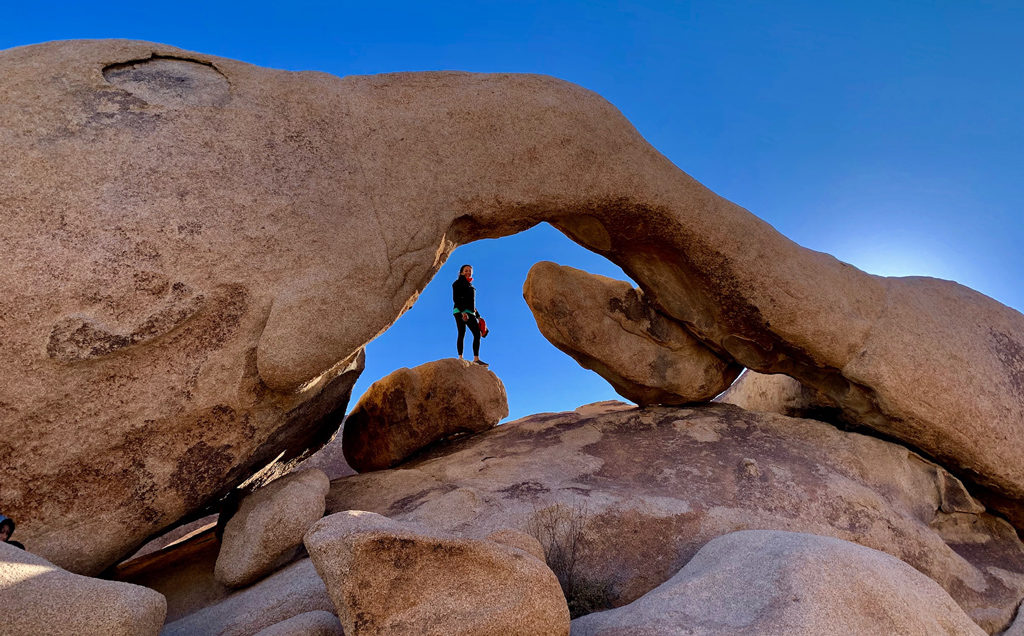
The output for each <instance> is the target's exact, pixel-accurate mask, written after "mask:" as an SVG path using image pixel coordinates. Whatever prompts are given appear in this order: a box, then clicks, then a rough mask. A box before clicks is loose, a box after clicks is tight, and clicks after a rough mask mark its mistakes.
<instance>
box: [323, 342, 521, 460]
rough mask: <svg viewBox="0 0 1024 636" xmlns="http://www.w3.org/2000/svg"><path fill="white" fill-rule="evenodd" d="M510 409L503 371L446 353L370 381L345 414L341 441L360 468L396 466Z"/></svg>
mask: <svg viewBox="0 0 1024 636" xmlns="http://www.w3.org/2000/svg"><path fill="white" fill-rule="evenodd" d="M506 415H508V398H507V397H506V396H505V386H504V385H503V384H502V383H501V380H499V379H498V376H496V375H494V373H493V372H492V371H491V370H490V369H488V368H487V367H485V366H483V365H479V364H474V363H472V362H468V361H463V360H458V359H456V358H445V359H443V360H435V361H433V362H428V363H426V364H421V365H419V366H418V367H413V368H411V369H409V368H405V367H403V368H401V369H399V370H397V371H394V372H392V373H390V374H388V375H387V376H385V377H383V378H381V379H380V380H377V381H376V382H374V383H373V384H372V385H370V388H369V389H367V390H366V393H364V394H363V396H362V397H361V398H359V402H358V403H356V405H355V407H354V408H353V409H352V412H351V413H349V414H348V417H347V418H345V427H344V429H343V430H342V433H341V435H342V442H341V447H342V450H343V451H344V453H345V459H346V461H348V463H349V465H350V466H351V467H352V468H353V469H355V470H357V471H359V472H365V471H368V470H380V469H382V468H391V467H392V466H395V465H397V464H399V463H401V462H402V461H404V460H405V459H407V458H408V457H410V456H411V455H413V454H415V453H416V452H418V451H420V450H421V449H423V448H425V447H426V446H429V445H430V444H432V443H434V442H436V441H438V440H441V439H444V438H446V437H450V436H452V435H456V434H459V433H476V432H479V431H485V430H487V429H489V428H491V427H492V426H494V425H495V424H497V423H498V422H499V421H501V419H502V418H503V417H505V416H506Z"/></svg>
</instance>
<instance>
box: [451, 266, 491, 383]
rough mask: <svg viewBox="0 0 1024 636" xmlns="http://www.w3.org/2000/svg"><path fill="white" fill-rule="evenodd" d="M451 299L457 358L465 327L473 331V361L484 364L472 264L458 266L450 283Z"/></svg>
mask: <svg viewBox="0 0 1024 636" xmlns="http://www.w3.org/2000/svg"><path fill="white" fill-rule="evenodd" d="M452 301H453V302H454V303H455V308H454V310H453V311H452V313H453V314H454V315H455V326H456V327H458V329H459V340H458V350H459V360H462V359H463V358H462V340H463V338H465V336H466V327H469V330H470V331H472V332H473V362H475V363H477V364H482V365H485V366H486V364H487V363H486V362H484V361H483V360H481V359H480V323H479V319H480V312H478V311H477V310H476V288H475V287H473V266H472V265H463V266H462V267H461V268H459V278H458V280H456V281H455V282H454V283H452Z"/></svg>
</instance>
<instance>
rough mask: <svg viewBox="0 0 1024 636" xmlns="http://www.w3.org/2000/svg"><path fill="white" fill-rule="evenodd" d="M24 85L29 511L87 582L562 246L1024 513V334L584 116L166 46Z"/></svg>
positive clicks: (1021, 321)
mask: <svg viewBox="0 0 1024 636" xmlns="http://www.w3.org/2000/svg"><path fill="white" fill-rule="evenodd" d="M0 86H2V92H3V96H4V98H3V100H0V121H2V122H4V125H3V126H2V127H0V150H2V152H3V156H4V157H5V167H4V172H3V176H2V177H0V209H2V210H3V214H0V243H2V244H3V245H4V246H5V250H6V251H5V257H4V259H3V260H2V262H0V280H2V281H4V293H3V294H0V322H2V323H3V325H4V330H3V333H4V337H3V338H2V339H0V359H2V360H3V361H4V364H5V374H4V378H3V381H2V382H0V411H2V413H3V421H4V439H3V441H2V442H0V464H2V465H3V466H5V467H6V468H7V475H8V477H7V478H5V481H4V505H5V510H4V512H5V513H6V514H10V515H12V516H14V517H15V518H17V519H20V520H23V521H22V525H21V527H20V532H21V533H22V536H23V537H25V540H26V541H29V542H31V543H32V545H33V546H37V547H38V549H39V550H40V552H41V553H42V554H43V555H44V556H47V557H48V558H50V559H52V560H53V561H54V562H55V563H57V564H58V565H61V566H65V567H68V568H73V569H75V570H76V571H83V572H86V571H98V570H100V569H102V568H103V567H104V566H106V565H109V564H110V563H112V562H114V561H116V560H117V559H118V558H119V557H120V556H122V555H124V554H127V553H130V552H131V550H132V549H133V548H134V547H136V546H138V545H140V544H141V543H143V542H144V540H145V539H146V537H148V536H150V535H152V534H154V533H156V532H158V531H159V530H161V529H162V528H164V527H166V526H168V525H171V524H172V523H174V522H175V521H176V520H177V519H180V518H182V517H184V516H186V515H189V514H196V513H197V512H198V511H200V510H201V509H202V508H204V507H205V506H206V505H207V504H208V503H209V502H211V501H213V500H215V499H216V498H217V497H219V496H220V495H221V494H223V493H224V492H226V491H227V490H228V489H230V488H231V487H232V486H234V485H235V484H238V483H240V482H241V481H243V480H244V479H246V478H247V477H248V476H249V475H251V474H252V472H253V471H254V470H256V469H258V468H260V467H261V466H262V465H264V464H266V463H268V462H270V461H272V460H274V459H275V458H277V457H279V456H281V453H282V452H283V453H284V455H283V456H282V457H283V460H287V459H288V458H290V457H295V456H298V455H300V454H301V453H303V452H305V451H306V450H307V449H309V448H311V447H314V446H316V445H318V444H320V443H322V442H323V441H324V440H325V439H326V438H327V437H329V435H330V433H331V431H332V429H333V428H335V426H336V425H337V422H338V420H339V419H340V416H341V413H342V411H343V409H344V403H345V401H346V397H347V394H348V391H349V389H350V387H351V384H352V381H353V380H354V375H355V373H356V372H357V368H358V363H357V362H356V357H357V352H358V351H359V350H360V348H361V347H362V346H363V345H364V344H365V343H367V342H368V341H370V340H371V339H372V338H373V337H375V336H376V335H377V334H379V333H380V332H381V331H382V330H383V329H385V328H386V327H387V326H388V325H389V324H391V323H392V322H393V321H394V320H395V319H396V317H397V316H399V315H400V314H401V313H402V312H403V311H404V310H405V309H407V308H408V307H409V304H410V302H411V301H412V300H413V299H414V298H415V297H416V295H417V294H418V293H419V292H420V291H421V290H422V289H423V287H424V286H425V285H426V284H427V282H428V281H429V280H430V278H431V276H432V275H433V274H434V273H435V272H436V271H437V270H438V268H440V266H441V265H442V263H443V262H444V261H445V259H446V258H447V256H448V255H449V254H451V252H452V250H454V249H455V248H456V247H457V246H458V245H460V244H464V243H467V242H469V241H473V240H476V239H481V238H495V237H498V236H503V235H507V234H511V233H514V232H518V231H521V230H524V229H526V228H529V227H531V226H533V225H535V224H537V223H540V222H544V221H549V222H551V223H552V225H554V226H555V227H557V228H558V229H559V230H561V231H562V232H564V233H565V234H567V235H568V236H569V237H570V238H572V239H574V240H576V241H577V242H579V243H580V244H582V245H583V246H585V247H587V248H589V249H591V250H594V251H595V252H597V253H600V254H602V255H605V256H606V257H608V258H609V259H611V260H613V261H614V262H616V263H618V264H619V265H621V266H622V268H623V270H624V271H625V272H626V274H627V275H628V276H630V277H631V278H632V279H633V280H635V281H636V282H637V283H638V284H639V285H640V287H641V289H642V290H643V291H644V294H645V296H647V297H648V298H649V299H650V300H651V301H652V302H653V303H654V304H655V305H657V306H658V307H659V308H660V309H661V310H662V311H663V313H664V314H665V315H666V316H668V317H670V318H673V319H675V320H677V321H679V322H681V323H682V324H684V325H685V326H686V328H687V329H688V330H690V331H691V332H693V333H694V335H696V336H697V337H698V338H699V339H700V340H701V341H703V342H704V343H705V344H707V345H708V346H709V347H711V348H712V349H713V350H714V351H716V352H717V353H719V354H720V355H722V356H727V357H729V358H732V359H734V360H736V361H737V362H739V363H740V364H742V365H744V366H746V367H748V368H752V369H755V370H757V371H761V372H770V373H778V372H782V373H786V374H789V375H792V376H793V377H795V378H797V379H798V380H800V381H801V382H804V383H805V384H807V385H808V386H813V387H814V388H816V389H818V390H821V391H822V392H824V393H826V394H828V395H829V396H830V397H831V398H833V399H834V400H836V402H837V403H838V404H839V406H840V408H842V409H843V412H844V415H845V416H847V417H848V418H849V419H851V420H855V421H857V422H860V423H863V424H866V425H869V426H872V427H875V428H878V429H879V430H881V431H882V432H884V433H885V434H887V435H889V436H891V437H895V438H898V439H902V440H905V441H906V442H907V443H909V444H910V445H911V446H913V447H915V448H919V449H921V450H922V451H924V452H925V453H927V454H928V455H929V456H932V457H935V458H937V459H939V460H940V461H942V462H943V463H944V464H946V465H948V466H949V467H950V468H951V469H953V470H954V471H955V472H957V474H960V475H966V476H969V477H971V479H972V480H976V481H977V482H979V483H981V484H983V485H985V486H986V487H988V488H991V489H992V490H993V492H994V493H995V494H997V495H998V496H999V497H1002V498H1005V499H1004V500H1001V501H1002V503H1000V505H1003V506H1005V507H1007V508H1010V507H1014V506H1016V507H1019V506H1020V502H1021V500H1024V464H1022V462H1020V457H1021V456H1022V455H1024V398H1022V395H1024V391H1022V389H1021V387H1022V386H1024V316H1022V315H1021V314H1020V313H1018V312H1016V311H1014V310H1012V309H1009V308H1007V307H1005V306H1003V305H1001V304H999V303H997V302H996V301H994V300H992V299H990V298H987V297H985V296H983V295H981V294H979V293H977V292H973V291H971V290H969V289H967V288H964V287H962V286H960V285H957V284H955V283H952V282H949V281H939V280H934V279H926V278H892V279H890V278H881V277H877V276H871V275H868V274H865V273H864V272H861V271H859V270H857V269H856V268H854V267H851V266H849V265H846V264H844V263H841V262H839V261H837V260H836V259H834V258H832V257H831V256H828V255H826V254H821V253H819V252H814V251H811V250H807V249H804V248H801V247H800V246H798V245H796V244H795V243H793V242H792V241H790V240H788V239H786V238H785V237H783V236H782V235H781V234H779V233H778V232H776V231H775V230H774V229H772V228H771V226H769V225H768V224H767V223H764V222H763V221H760V220H759V219H757V218H756V217H754V216H753V215H752V214H750V213H749V212H747V211H746V210H744V209H742V208H740V207H739V206H737V205H735V204H732V203H730V202H728V201H726V200H724V199H722V198H721V197H718V196H716V195H715V194H714V193H712V192H710V191H709V190H708V189H707V188H704V187H703V186H701V185H700V184H699V183H697V182H696V181H695V180H693V179H692V178H691V177H689V176H688V175H686V174H685V173H683V172H682V171H680V170H679V169H678V168H677V167H675V166H674V165H673V164H672V163H671V162H670V161H669V160H668V159H666V158H665V157H664V156H662V155H661V154H660V153H658V151H657V150H655V149H654V148H652V147H651V146H650V144H648V143H646V142H645V141H644V140H643V138H642V137H641V136H640V135H639V134H638V133H637V131H636V130H635V129H634V128H633V127H632V126H631V125H630V124H629V122H628V121H627V120H626V119H625V118H624V117H623V116H622V114H621V113H619V112H618V111H617V110H616V109H615V108H614V107H613V106H611V105H610V104H609V103H608V102H606V101H605V100H603V99H601V97H599V96H598V95H595V94H594V93H591V92H589V91H586V90H584V89H582V88H580V87H578V86H574V85H572V84H569V83H566V82H563V81H559V80H556V79H553V78H549V77H541V76H537V75H509V74H494V75H485V74H469V73H422V74H417V73H409V74H389V75H379V76H350V77H344V78H339V77H333V76H330V75H327V74H323V73H291V72H285V71H275V70H270V69H261V68H257V67H254V66H251V65H248V64H244V63H241V62H236V61H232V60H228V59H223V58H217V57H212V56H208V55H204V54H200V53H193V52H189V51H184V50H181V49H176V48H173V47H170V46H164V45H160V44H152V43H147V42H136V41H65V42H52V43H46V44H39V45H34V46H27V47H19V48H15V49H10V50H7V51H4V52H2V53H0ZM954 362H955V363H954ZM965 369H966V370H969V371H965ZM964 422H969V423H970V426H965V425H964ZM69 431H70V434H69ZM286 468H287V467H282V468H281V470H284V469H286ZM993 501H995V500H993Z"/></svg>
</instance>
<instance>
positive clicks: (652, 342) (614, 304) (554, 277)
mask: <svg viewBox="0 0 1024 636" xmlns="http://www.w3.org/2000/svg"><path fill="white" fill-rule="evenodd" d="M523 298H525V299H526V304H527V305H529V306H530V311H532V312H533V317H534V319H536V321H537V327H539V328H540V332H541V333H542V334H544V337H545V338H547V339H548V340H549V341H550V342H551V344H553V345H555V346H556V347H558V348H559V349H561V350H562V351H564V352H565V353H567V354H569V355H570V356H572V357H573V359H575V360H576V361H577V362H579V363H580V364H581V365H583V367H585V368H587V369H590V370H592V371H595V372H596V373H598V374H599V375H600V376H601V377H602V378H604V379H605V380H607V381H608V382H609V383H610V384H611V385H612V387H614V388H615V391H616V392H617V393H618V394H619V395H621V396H622V397H624V398H626V399H627V400H632V401H633V402H636V403H637V404H640V405H641V406H644V405H648V404H687V403H691V402H705V401H707V400H710V399H711V398H713V397H715V396H716V395H718V394H719V393H721V392H722V391H724V390H725V389H727V388H728V387H729V384H730V383H732V381H733V380H735V379H736V376H737V375H739V372H740V371H741V370H742V367H740V366H739V365H737V364H736V363H735V362H733V361H732V360H731V359H730V360H725V359H722V358H721V357H719V356H718V355H717V354H715V353H714V352H713V351H712V350H711V349H709V348H707V347H706V346H704V344H703V343H701V342H700V341H699V340H697V339H696V338H695V337H694V336H693V335H692V334H691V333H690V332H689V331H687V330H686V329H685V328H684V327H683V326H682V325H681V324H679V323H678V322H677V321H675V320H672V319H670V318H667V317H666V316H664V315H662V314H661V313H660V312H659V311H658V308H657V307H656V306H655V305H654V304H653V303H651V301H650V300H649V299H648V298H647V296H646V295H644V293H643V292H642V291H640V290H638V289H635V288H634V287H633V286H632V285H630V284H629V283H627V282H625V281H620V280H615V279H614V278H607V277H605V276H597V275H595V274H589V273H587V272H584V271H582V270H579V269H575V268H572V267H565V266H562V265H558V264H556V263H551V262H548V261H541V262H540V263H537V264H536V265H534V266H533V267H531V268H530V273H529V274H528V275H527V277H526V282H525V283H524V284H523Z"/></svg>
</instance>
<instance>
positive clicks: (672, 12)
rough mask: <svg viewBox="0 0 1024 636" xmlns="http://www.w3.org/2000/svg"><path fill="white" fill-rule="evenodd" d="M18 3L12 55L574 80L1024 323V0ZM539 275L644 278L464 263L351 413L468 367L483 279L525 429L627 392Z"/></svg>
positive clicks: (779, 215) (502, 259) (796, 226)
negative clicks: (139, 57) (457, 291)
mask: <svg viewBox="0 0 1024 636" xmlns="http://www.w3.org/2000/svg"><path fill="white" fill-rule="evenodd" d="M6 4H7V5H8V6H5V7H4V11H3V18H2V22H0V48H9V47H12V46H20V45H24V44H33V43H37V42H44V41H48V40H59V39H72V38H129V39H142V40H149V41H154V42H161V43H166V44H172V45H175V46H178V47H181V48H184V49H189V50H193V51H199V52H202V53H207V54H212V55H218V56H223V57H230V58H234V59H238V60H243V61H245V62H249V63H252V64H257V65H260V66H267V67H272V68H279V69H289V70H319V71H325V72H328V73H333V74H336V75H340V76H343V75H351V74H372V73H382V72H391V71H418V70H465V71H480V72H528V73H543V74H547V75H553V76H555V77H559V78H562V79H565V80H568V81H571V82H575V83H577V84H580V85H582V86H584V87H586V88H588V89H591V90H593V91H596V92H597V93H600V94H601V95H603V96H604V97H605V98H606V99H608V100H609V101H610V102H611V103H613V104H614V105H615V106H617V107H618V108H619V109H620V110H621V111H622V112H623V113H624V114H625V115H626V117H627V118H629V120H630V121H631V122H632V123H633V125H635V126H636V128H637V129H638V130H639V131H640V133H641V134H643V135H644V137H645V138H646V139H647V140H648V141H649V142H650V143H651V144H652V145H654V147H656V148H657V149H658V150H660V151H661V152H662V153H663V154H664V155H665V156H667V157H668V158H669V159H670V160H672V161H673V162H674V163H675V164H676V165H677V166H679V167H680V168H681V169H682V170H684V171H686V172H687V173H689V174H690V175H692V176H693V177H695V178H696V179H697V180H699V181H700V182H702V183H703V184H704V185H706V186H708V187H709V188H711V189H712V190H713V191H715V192H717V193H718V194H720V195H722V196H724V197H725V198H727V199H730V200H731V201H734V202H735V203H738V204H740V205H742V206H743V207H745V208H747V209H748V210H750V211H751V212H753V213H754V214H756V215H757V216H759V217H760V218H762V219H764V220H765V221H767V222H768V223H770V224H772V225H773V226H774V227H775V228H776V229H778V230H779V231H780V232H782V233H783V234H785V235H787V236H789V237H790V238H791V239H793V240H795V241H796V242H798V243H800V244H801V245H804V246H805V247H809V248H812V249H815V250H820V251H824V252H828V253H830V254H833V255H835V256H836V257H838V258H840V259H841V260H844V261H846V262H849V263H852V264H854V265H856V266H857V267H860V268H861V269H863V270H865V271H869V272H872V273H876V274H882V275H894V276H902V275H925V276H935V277H939V278H946V279H951V280H955V281H958V282H960V283H963V284H965V285H968V286H970V287H973V288H974V289H977V290H979V291H981V292H983V293H985V294H988V295H989V296H992V297H993V298H995V299H997V300H999V301H1001V302H1003V303H1005V304H1007V305H1009V306H1011V307H1013V308H1015V309H1017V310H1018V311H1021V310H1024V285H1022V284H1021V281H1022V280H1024V250H1022V249H1021V246H1022V245H1024V213H1022V207H1021V202H1022V201H1024V123H1022V113H1024V47H1022V46H1021V42H1022V41H1024V2H1021V1H1020V0H1005V1H993V2H984V1H971V0H948V1H946V0H932V1H928V2H919V1H911V0H886V1H870V0H861V1H859V2H821V1H820V0H817V1H813V2H810V1H806V2H789V1H786V0H773V1H763V2H762V1H748V2H729V1H711V0H709V1H702V2H604V1H600V0H596V1H595V0H592V1H589V2H557V1H553V0H552V1H542V2H511V1H510V2H474V3H445V2H438V3H430V2H422V1H420V2H409V3H404V2H403V3H398V2H396V3H388V2H377V3H367V2H319V3H316V2H307V3H303V2H290V3H283V2H273V3H262V2H258V1H250V2H245V3H237V4H234V3H216V2H213V3H207V4H203V5H198V4H181V3H174V4H168V3H139V2H133V3H118V2H105V3H103V4H102V5H99V4H96V3H81V2H73V3H71V2H69V3H47V2H37V3H27V2H26V3H18V4H14V3H6ZM539 260H552V261H555V262H558V263H562V264H565V265H572V266H574V267H578V268H581V269H585V270H587V271H591V272H594V273H599V274H604V275H606V276H613V277H617V278H625V276H624V275H623V273H622V271H621V270H619V269H618V268H617V267H616V266H615V265H613V264H611V263H609V262H607V261H605V260H604V259H603V258H601V257H598V256H596V255H594V254H592V253H590V252H587V251H586V250H584V249H583V248H580V247H579V246H577V245H575V244H574V243H572V242H571V241H569V240H568V239H566V238H565V237H564V236H562V235H561V234H560V233H558V232H557V231H555V230H553V229H552V228H550V227H549V226H546V225H545V226H538V227H537V228H534V229H533V230H530V231H528V232H525V233H522V234H519V235H516V236H513V237H507V238H503V239H497V240H487V241H479V242H477V243H473V244H470V245H466V246H463V247H460V248H459V249H458V250H456V251H455V253H454V254H453V256H452V257H451V259H450V260H449V262H448V263H447V264H446V265H445V267H444V268H442V270H441V271H440V273H439V274H438V275H437V276H436V277H435V278H434V280H433V281H432V282H431V283H430V285H429V286H428V287H427V288H426V290H424V292H423V294H422V295H421V297H420V299H419V301H418V302H417V304H416V305H415V306H414V307H413V309H412V310H410V311H409V312H408V313H406V314H405V315H404V316H403V317H402V318H400V319H399V320H398V321H397V322H396V323H395V325H394V326H392V328H391V329H389V330H388V331H387V332H386V333H385V334H383V335H382V336H380V337H379V338H378V339H377V340H375V341H373V342H372V343H370V345H369V346H368V347H367V365H366V371H365V372H364V373H363V376H362V377H361V378H360V380H359V383H358V384H357V385H356V388H355V391H354V394H353V400H355V399H357V398H358V396H359V395H360V394H361V393H362V391H364V390H365V389H366V388H367V387H368V386H369V385H370V384H371V383H372V382H373V381H375V380H377V379H379V378H381V377H383V376H384V375H386V374H388V373H390V372H391V371H394V370H395V369H398V368H400V367H403V366H410V367H411V366H416V365H418V364H423V363H425V362H428V361H430V360H435V359H438V358H442V357H446V356H452V355H455V342H454V340H455V326H454V324H453V321H452V318H451V282H452V281H453V280H454V279H455V278H456V276H457V270H458V267H459V265H461V264H462V263H471V264H473V265H474V268H475V280H474V284H475V285H476V286H477V305H478V307H479V309H480V311H481V313H482V314H483V315H484V317H485V318H486V319H487V321H488V324H489V326H490V327H491V329H492V333H491V335H490V336H488V337H487V338H486V339H485V340H484V342H483V348H482V354H481V357H482V358H483V359H484V360H486V361H487V362H489V363H490V365H491V368H492V369H493V370H494V371H495V373H497V374H498V376H499V377H500V378H501V379H502V381H503V382H504V384H505V388H506V391H507V393H508V398H509V407H510V416H509V418H510V419H515V418H518V417H522V416H525V415H528V414H531V413H537V412H544V411H562V410H569V409H572V408H575V407H576V406H579V405H581V404H585V403H588V402H594V401H598V400H605V399H617V398H618V396H617V395H616V394H615V393H614V391H613V390H612V389H611V387H610V386H609V385H608V384H607V383H606V382H605V381H604V380H602V379H601V378H600V377H598V376H597V375H595V374H593V373H591V372H589V371H586V370H584V369H582V368H581V367H579V366H578V365H577V364H576V363H575V362H574V361H573V360H572V359H571V358H569V357H568V356H566V355H565V354H563V353H561V352H560V351H558V350H557V349H555V348H554V347H553V346H552V345H550V344H549V343H548V342H547V341H546V340H545V339H544V338H543V336H541V334H540V332H539V331H538V330H537V327H536V323H535V322H534V320H533V317H532V315H531V313H530V311H529V308H528V307H527V306H526V304H525V302H524V301H523V299H522V283H523V281H524V280H525V278H526V273H527V271H528V270H529V268H530V266H531V265H532V264H533V263H535V262H537V261H539ZM468 348H469V342H467V350H468Z"/></svg>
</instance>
